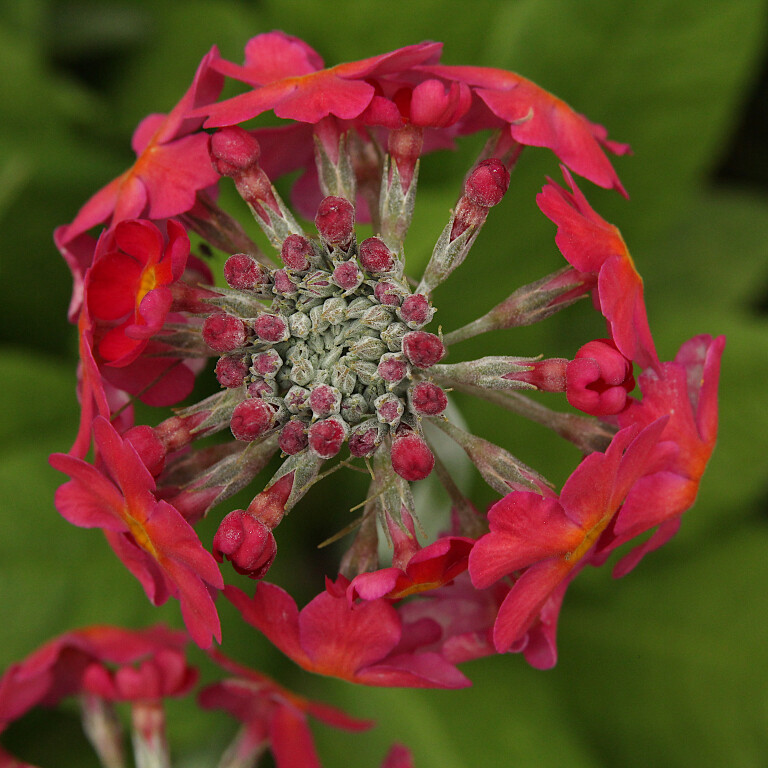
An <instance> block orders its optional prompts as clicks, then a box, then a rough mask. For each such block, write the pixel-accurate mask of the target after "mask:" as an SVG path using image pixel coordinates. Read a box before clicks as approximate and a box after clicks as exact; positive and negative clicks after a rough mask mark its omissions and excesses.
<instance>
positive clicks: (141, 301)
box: [86, 219, 189, 366]
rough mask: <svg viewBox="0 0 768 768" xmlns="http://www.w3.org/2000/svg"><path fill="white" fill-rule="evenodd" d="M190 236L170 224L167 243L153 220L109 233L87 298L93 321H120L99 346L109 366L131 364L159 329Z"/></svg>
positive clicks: (98, 251) (137, 221)
mask: <svg viewBox="0 0 768 768" xmlns="http://www.w3.org/2000/svg"><path fill="white" fill-rule="evenodd" d="M188 256H189V238H188V237H187V233H186V232H185V231H184V227H182V226H181V225H180V224H178V223H177V222H176V221H173V220H170V221H169V222H168V243H167V245H166V244H165V243H164V242H163V236H162V235H161V234H160V231H159V230H158V228H157V227H156V226H155V225H154V224H152V222H150V221H146V220H144V219H132V220H129V221H121V222H120V223H119V224H117V226H115V228H114V229H113V230H112V231H111V232H110V233H108V234H107V235H105V237H103V238H102V239H101V241H100V242H99V246H98V247H97V249H96V258H95V261H94V264H93V266H92V267H91V269H90V270H89V271H88V276H87V283H86V300H87V302H88V309H89V311H90V315H91V317H92V318H93V319H94V320H97V321H101V322H106V323H118V325H116V326H114V327H111V328H110V330H109V331H107V333H106V334H105V335H104V336H103V338H102V339H101V340H100V342H99V346H98V350H99V354H100V355H101V357H102V358H103V359H104V360H106V361H107V362H108V363H109V364H110V365H114V366H124V365H128V364H129V363H132V362H133V361H134V360H136V358H137V357H138V356H139V355H140V354H141V352H142V350H143V349H144V348H145V347H146V345H147V343H148V341H149V339H150V337H152V336H154V335H155V334H156V333H158V332H159V331H160V329H161V328H162V327H163V323H164V322H165V318H166V316H167V314H168V312H169V310H170V308H171V302H172V295H171V289H170V284H171V283H173V282H176V281H177V280H178V279H179V278H180V277H181V275H182V273H183V272H184V268H185V266H186V262H187V257H188Z"/></svg>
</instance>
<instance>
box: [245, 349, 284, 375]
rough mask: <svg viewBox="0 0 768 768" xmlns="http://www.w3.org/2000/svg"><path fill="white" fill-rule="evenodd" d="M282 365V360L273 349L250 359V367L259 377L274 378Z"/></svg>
mask: <svg viewBox="0 0 768 768" xmlns="http://www.w3.org/2000/svg"><path fill="white" fill-rule="evenodd" d="M282 364H283V359H282V358H281V357H280V355H278V354H277V352H276V351H275V350H274V349H268V350H267V351H266V352H259V353H258V354H257V355H254V356H253V357H252V358H251V366H252V368H253V370H254V371H255V372H256V373H257V374H258V375H259V376H265V377H267V376H275V374H276V373H277V372H278V371H279V370H280V366H281V365H282Z"/></svg>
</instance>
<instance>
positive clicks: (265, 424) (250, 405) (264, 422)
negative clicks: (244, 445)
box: [229, 398, 275, 442]
mask: <svg viewBox="0 0 768 768" xmlns="http://www.w3.org/2000/svg"><path fill="white" fill-rule="evenodd" d="M274 420H275V409H274V408H273V407H272V406H271V405H270V404H269V403H267V402H265V401H264V400H261V399H257V398H251V399H250V400H243V402H242V403H238V404H237V405H236V406H235V410H234V411H233V412H232V418H231V419H230V422H229V426H230V429H231V430H232V434H233V435H234V436H235V439H237V440H244V441H245V442H251V441H252V440H255V439H256V438H257V437H260V436H261V435H263V434H265V433H266V432H268V431H269V430H270V429H271V428H272V424H273V423H274Z"/></svg>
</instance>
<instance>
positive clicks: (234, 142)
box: [210, 126, 261, 176]
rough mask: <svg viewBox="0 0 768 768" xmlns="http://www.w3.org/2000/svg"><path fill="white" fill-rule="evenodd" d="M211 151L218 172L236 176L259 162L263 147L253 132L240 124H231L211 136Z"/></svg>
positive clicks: (223, 174)
mask: <svg viewBox="0 0 768 768" xmlns="http://www.w3.org/2000/svg"><path fill="white" fill-rule="evenodd" d="M210 153H211V160H212V161H213V166H214V168H215V169H216V171H217V172H218V173H220V174H222V176H236V175H238V174H240V173H243V172H244V171H247V170H249V169H250V168H252V167H253V166H254V165H257V164H258V162H259V157H260V156H261V149H260V147H259V142H258V141H257V140H256V138H255V137H254V136H253V135H252V134H250V133H248V131H246V130H245V129H244V128H240V127H239V126H231V127H228V128H222V129H221V130H219V131H216V133H214V134H213V135H212V136H211V139H210Z"/></svg>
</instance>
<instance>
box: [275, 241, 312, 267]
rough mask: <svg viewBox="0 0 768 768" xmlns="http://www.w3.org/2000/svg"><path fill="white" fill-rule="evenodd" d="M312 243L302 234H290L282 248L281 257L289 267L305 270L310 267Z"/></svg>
mask: <svg viewBox="0 0 768 768" xmlns="http://www.w3.org/2000/svg"><path fill="white" fill-rule="evenodd" d="M312 253H313V251H312V243H310V242H309V240H307V238H306V237H302V236H301V235H288V237H286V238H285V240H284V241H283V245H282V247H281V249H280V258H281V259H282V260H283V264H285V266H286V267H288V268H289V269H295V270H296V271H297V272H303V271H304V270H307V269H309V264H310V262H309V258H310V256H312Z"/></svg>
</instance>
